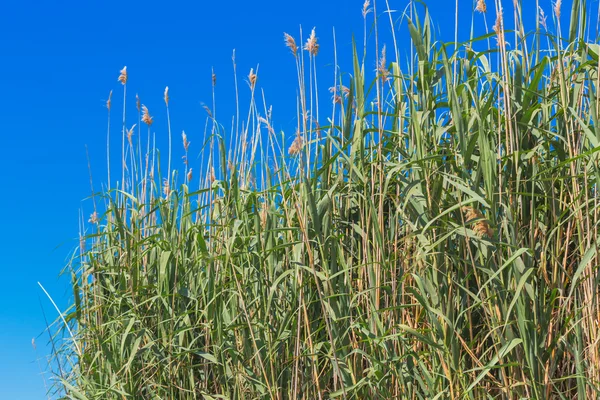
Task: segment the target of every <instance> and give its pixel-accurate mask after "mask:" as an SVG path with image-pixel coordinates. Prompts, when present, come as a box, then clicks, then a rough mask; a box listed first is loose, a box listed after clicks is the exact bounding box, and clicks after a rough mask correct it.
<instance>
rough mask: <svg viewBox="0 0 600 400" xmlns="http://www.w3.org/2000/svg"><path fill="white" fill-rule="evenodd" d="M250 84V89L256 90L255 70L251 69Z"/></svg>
mask: <svg viewBox="0 0 600 400" xmlns="http://www.w3.org/2000/svg"><path fill="white" fill-rule="evenodd" d="M248 82H250V88H252V89H254V85H256V74H255V73H254V68H250V73H249V74H248Z"/></svg>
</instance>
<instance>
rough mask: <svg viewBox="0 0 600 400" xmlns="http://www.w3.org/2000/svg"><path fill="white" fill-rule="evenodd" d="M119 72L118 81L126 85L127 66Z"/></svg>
mask: <svg viewBox="0 0 600 400" xmlns="http://www.w3.org/2000/svg"><path fill="white" fill-rule="evenodd" d="M120 72H121V75H119V79H118V81H119V82H121V83H122V84H123V85H124V84H126V83H127V66H125V67H123V69H122V70H121V71H120Z"/></svg>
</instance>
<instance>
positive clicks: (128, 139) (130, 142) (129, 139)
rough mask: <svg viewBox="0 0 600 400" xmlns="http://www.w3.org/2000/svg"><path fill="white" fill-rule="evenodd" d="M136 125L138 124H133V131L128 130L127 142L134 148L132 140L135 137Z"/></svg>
mask: <svg viewBox="0 0 600 400" xmlns="http://www.w3.org/2000/svg"><path fill="white" fill-rule="evenodd" d="M136 125H137V124H133V126H132V127H131V129H129V130H127V141H128V142H129V145H130V146H131V147H133V141H132V140H131V137H132V136H133V128H135V126H136Z"/></svg>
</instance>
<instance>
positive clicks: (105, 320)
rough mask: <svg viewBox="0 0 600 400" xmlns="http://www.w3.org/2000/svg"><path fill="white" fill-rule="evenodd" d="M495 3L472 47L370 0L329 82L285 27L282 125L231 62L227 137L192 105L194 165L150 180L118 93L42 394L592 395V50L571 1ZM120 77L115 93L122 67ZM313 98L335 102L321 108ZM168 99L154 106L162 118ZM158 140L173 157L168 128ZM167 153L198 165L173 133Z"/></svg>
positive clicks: (599, 175)
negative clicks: (202, 129)
mask: <svg viewBox="0 0 600 400" xmlns="http://www.w3.org/2000/svg"><path fill="white" fill-rule="evenodd" d="M536 6H537V5H536ZM514 7H515V13H514V18H513V20H512V21H509V22H506V23H505V19H506V18H509V19H510V18H511V16H509V15H507V14H505V13H503V9H502V4H501V3H500V1H499V0H497V1H496V3H495V4H487V5H486V2H485V1H484V0H479V1H477V2H476V3H474V5H473V21H476V22H474V23H478V24H481V23H484V22H485V24H486V26H487V24H488V19H489V20H490V21H489V22H490V27H489V33H488V34H486V35H484V36H482V37H472V38H471V39H469V40H468V41H466V42H464V43H459V42H458V35H456V36H455V39H454V41H452V42H449V43H444V42H440V41H435V40H434V39H433V33H432V31H433V28H432V26H433V21H431V19H430V17H429V14H428V12H427V8H426V7H425V6H424V5H423V4H420V3H418V2H410V3H409V5H408V7H407V8H406V10H405V11H404V12H403V13H402V14H401V15H400V14H393V13H392V12H391V9H390V5H389V4H388V1H385V2H382V1H380V2H378V3H375V2H373V4H371V3H370V2H369V1H368V0H367V1H365V3H364V6H363V10H362V12H363V16H364V19H365V33H367V31H372V32H373V33H372V35H373V36H372V37H373V38H374V40H372V41H371V40H370V41H369V43H372V42H373V43H375V45H374V47H372V45H371V44H367V41H366V40H365V43H364V44H363V49H360V48H359V46H358V45H356V44H355V45H354V46H353V49H354V50H353V57H352V59H353V65H352V66H350V67H349V70H348V71H347V72H348V74H346V75H343V74H342V73H341V72H340V71H342V68H341V67H338V66H337V65H336V68H335V76H334V77H329V76H327V77H324V75H322V69H321V68H320V65H319V61H318V60H319V59H318V51H319V43H318V39H317V36H316V32H315V31H314V30H313V31H312V32H311V33H310V34H309V35H308V38H307V39H301V38H300V37H298V38H296V37H294V36H292V35H288V34H285V36H284V40H285V43H284V44H285V45H286V46H287V47H288V48H289V50H290V52H291V54H290V57H293V58H294V60H295V63H296V68H297V77H298V99H297V100H298V115H297V121H298V126H297V131H296V133H294V134H292V135H289V134H288V135H287V136H284V135H283V134H282V133H281V132H278V131H276V130H275V128H274V126H275V123H274V118H275V116H274V115H272V113H271V111H270V109H269V108H267V107H266V106H263V105H262V104H264V101H263V99H262V97H261V96H259V95H258V93H259V86H258V85H259V82H258V76H257V74H258V72H257V71H256V72H255V71H254V70H251V71H250V73H249V75H248V76H247V79H246V81H247V87H240V88H239V90H248V91H249V92H250V101H249V104H248V112H247V114H244V115H243V116H242V115H241V114H240V113H239V112H238V114H237V115H236V116H235V118H234V122H233V126H231V127H224V126H222V125H220V124H219V123H218V122H217V121H216V120H215V118H214V116H213V114H212V113H211V109H209V108H208V107H207V110H208V112H209V114H208V124H207V132H206V137H205V143H204V149H205V150H204V151H203V152H202V154H204V158H203V161H202V163H201V164H200V165H196V164H193V163H192V161H191V160H190V161H189V163H188V160H187V159H185V162H184V164H183V165H182V166H180V167H181V168H180V170H178V166H177V163H174V162H172V161H171V151H169V153H168V158H167V160H168V161H167V168H160V161H161V158H160V155H159V153H158V151H157V149H156V148H155V146H154V145H153V139H152V135H153V132H152V131H151V130H150V127H151V124H152V122H153V116H152V114H151V113H150V111H149V110H148V108H146V107H145V106H143V105H141V104H140V102H139V100H138V103H137V104H136V109H137V115H136V116H135V119H136V122H137V125H136V126H135V127H133V128H129V127H130V125H131V124H130V120H131V119H132V118H134V117H132V116H131V115H133V114H131V113H128V114H126V113H125V110H126V105H125V104H124V108H123V121H122V129H121V135H122V154H121V158H122V162H123V169H122V173H121V177H120V178H121V181H120V182H119V183H118V184H117V185H113V186H110V182H109V183H108V189H110V190H106V191H104V192H103V193H100V194H97V195H96V196H94V210H95V211H94V213H93V214H92V216H91V217H90V219H89V223H88V224H85V227H84V228H83V230H82V239H81V246H80V249H79V250H78V252H77V254H76V255H75V256H74V257H73V260H72V262H71V263H70V264H69V265H68V266H67V268H66V271H67V272H68V273H69V274H70V275H71V278H72V279H71V281H72V287H73V297H74V301H73V305H72V307H71V308H70V309H69V310H68V311H67V312H66V313H65V315H64V317H65V318H64V322H62V321H63V320H59V322H60V325H58V326H59V330H58V331H57V332H55V336H54V340H55V341H57V347H56V348H57V350H56V352H55V362H54V363H53V365H55V366H57V371H56V376H57V380H56V385H55V389H56V390H57V391H58V392H60V393H61V396H63V397H64V398H69V399H277V400H281V399H330V398H344V399H523V398H528V399H579V400H583V399H596V398H600V333H599V330H600V325H599V321H600V302H599V298H598V295H599V294H600V293H599V292H600V291H599V285H598V284H599V283H600V271H599V269H598V265H599V262H600V249H599V248H598V237H599V236H598V222H599V208H598V201H599V196H598V190H597V187H598V184H600V170H599V168H598V161H599V155H598V151H599V150H600V147H599V146H598V144H599V141H600V126H599V125H598V119H599V118H600V103H599V102H598V99H599V97H598V96H599V95H598V88H599V85H600V75H599V74H598V56H599V53H600V47H599V46H598V45H597V44H596V39H595V38H594V39H590V33H589V32H590V30H591V29H593V26H591V25H590V21H589V15H588V14H587V13H588V12H589V5H588V4H586V1H585V0H574V1H573V4H572V8H571V10H561V2H560V0H559V1H557V2H556V3H554V4H553V8H552V9H551V11H550V10H549V11H548V12H547V14H544V12H543V11H542V9H541V8H537V9H536V10H535V12H536V25H535V27H531V28H535V29H534V30H533V31H532V32H529V33H526V27H525V26H524V24H523V18H522V7H533V5H532V4H531V2H529V3H527V4H522V3H521V1H520V0H515V2H514ZM357 12H359V10H357ZM457 12H458V3H457ZM569 12H570V17H568V15H569ZM396 17H398V18H399V20H400V22H401V23H399V20H394V19H393V18H396ZM548 18H550V20H554V21H555V23H554V26H556V29H555V30H554V31H553V30H551V29H550V26H549V25H550V22H549V21H548ZM491 21H495V22H494V24H493V25H492V24H491ZM564 21H569V23H568V24H566V23H565V22H564ZM561 23H562V24H563V26H562V27H561ZM507 25H511V26H512V27H513V28H514V30H510V31H509V30H508V29H506V28H505V26H507ZM398 29H405V30H407V31H408V32H409V33H410V36H411V40H412V45H411V49H412V50H411V52H410V53H409V54H408V57H407V58H406V60H408V61H406V62H403V61H401V60H403V59H404V58H403V56H404V55H403V54H402V53H401V51H400V43H397V41H396V39H395V37H396V36H395V34H396V32H397V31H398ZM457 29H458V27H457ZM567 29H568V30H567ZM383 30H388V31H389V32H391V34H392V37H393V38H394V39H393V40H392V42H391V44H390V42H388V45H387V46H384V45H383V40H382V39H381V38H382V37H383V36H384V35H383V34H382V33H380V32H379V31H382V32H383ZM563 32H568V33H567V34H566V35H564V36H563ZM591 36H593V37H595V36H594V35H591ZM509 42H512V43H509ZM369 46H371V47H369ZM477 49H481V50H477ZM281 50H282V51H285V50H284V49H283V45H282V49H281ZM375 64H376V65H377V70H376V72H375V74H373V72H372V71H370V70H369V69H371V67H370V66H372V65H375ZM332 78H333V81H332ZM119 81H120V82H121V83H122V87H123V92H124V91H125V89H126V87H127V70H126V69H123V71H121V76H120V77H119ZM215 81H216V79H215V76H214V75H213V88H214V87H215ZM325 85H327V86H331V96H332V97H327V98H323V97H322V96H318V93H319V90H318V88H319V87H321V88H323V87H326V86H325ZM236 90H237V89H236ZM123 94H125V93H123ZM164 100H165V110H160V111H159V110H152V111H153V112H154V113H157V114H158V113H159V112H160V113H162V114H163V117H165V118H166V117H168V106H169V94H168V90H165V93H164ZM108 107H109V114H110V112H111V110H110V104H109V105H108ZM238 109H239V105H238ZM213 110H214V104H213ZM109 118H110V115H109ZM134 129H135V130H136V132H137V134H136V135H133V132H134ZM109 130H110V123H109ZM157 134H159V135H167V134H168V135H169V146H171V130H170V127H169V129H168V131H167V132H158V133H157ZM226 143H231V144H232V145H231V146H230V147H229V146H227V145H226ZM173 145H177V141H174V142H173ZM181 145H182V146H183V147H184V149H185V153H186V155H187V154H188V150H189V151H190V152H191V151H196V154H198V153H199V152H200V149H199V148H197V149H196V150H193V146H192V147H190V142H189V141H188V138H187V135H186V134H185V133H183V135H182V144H181ZM198 145H200V143H198ZM169 150H171V149H169ZM113 157H114V155H113ZM192 164H193V165H192ZM165 170H166V171H167V174H166V175H165V176H163V175H161V172H163V173H164V171H165ZM113 177H114V174H113ZM117 179H118V178H117ZM96 202H97V204H96ZM96 207H97V208H96ZM67 328H68V329H67Z"/></svg>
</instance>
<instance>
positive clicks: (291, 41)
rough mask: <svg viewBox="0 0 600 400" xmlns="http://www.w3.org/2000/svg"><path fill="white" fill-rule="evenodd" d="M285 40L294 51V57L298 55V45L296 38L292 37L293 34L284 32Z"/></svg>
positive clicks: (287, 45)
mask: <svg viewBox="0 0 600 400" xmlns="http://www.w3.org/2000/svg"><path fill="white" fill-rule="evenodd" d="M283 41H284V42H285V45H286V47H287V48H288V49H290V50H291V51H292V54H293V55H294V57H298V46H297V45H296V40H294V38H293V37H292V35H288V34H287V33H285V32H284V33H283Z"/></svg>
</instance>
